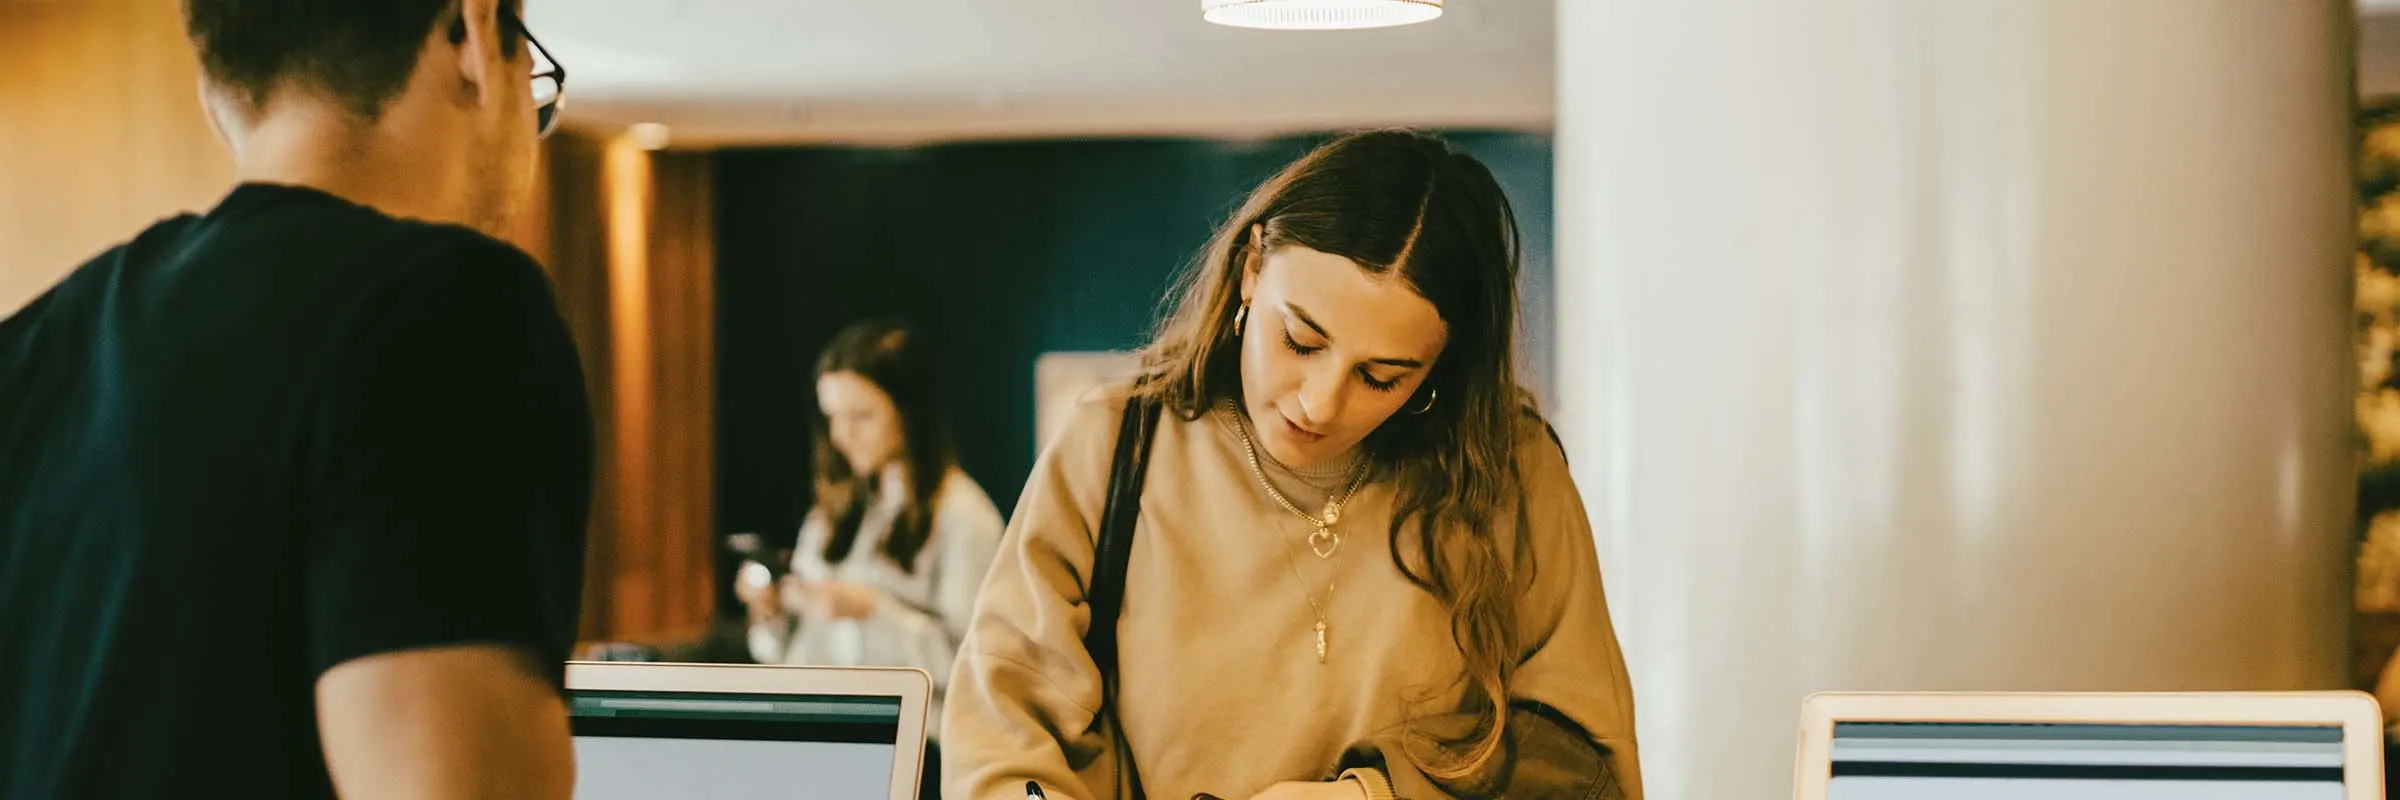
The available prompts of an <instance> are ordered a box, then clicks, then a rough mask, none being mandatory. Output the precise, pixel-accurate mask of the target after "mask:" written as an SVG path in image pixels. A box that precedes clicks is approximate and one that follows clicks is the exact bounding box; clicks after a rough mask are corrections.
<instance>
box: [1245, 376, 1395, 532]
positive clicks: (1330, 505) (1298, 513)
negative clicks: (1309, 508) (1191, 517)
mask: <svg viewBox="0 0 2400 800" xmlns="http://www.w3.org/2000/svg"><path fill="white" fill-rule="evenodd" d="M1218 410H1220V411H1222V412H1224V413H1227V414H1231V415H1233V433H1234V435H1235V436H1239V437H1241V439H1242V453H1243V454H1244V455H1247V456H1249V457H1250V475H1251V477H1255V478H1257V479H1258V485H1259V486H1262V487H1265V488H1266V490H1267V496H1268V497H1272V498H1275V504H1276V505H1279V506H1283V510H1285V511H1289V512H1291V514H1292V516H1295V517H1299V518H1300V519H1301V521H1303V522H1307V523H1308V524H1309V525H1311V526H1314V527H1315V528H1316V530H1315V531H1313V532H1311V533H1309V534H1308V549H1309V552H1312V553H1316V554H1317V557H1318V558H1320V559H1323V558H1332V557H1333V554H1335V553H1338V552H1341V550H1342V535H1341V534H1340V533H1337V532H1335V531H1334V530H1333V526H1334V525H1335V524H1336V523H1339V522H1341V521H1342V504H1343V503H1346V502H1349V501H1350V496H1351V495H1354V494H1357V493H1358V489H1359V487H1361V486H1365V485H1366V483H1367V464H1368V462H1369V461H1371V459H1369V458H1367V457H1366V456H1365V455H1363V454H1362V455H1360V456H1359V459H1358V464H1357V466H1354V467H1351V468H1350V485H1349V486H1348V487H1346V488H1344V489H1342V493H1341V494H1339V495H1335V496H1333V497H1331V498H1328V499H1326V501H1325V512H1324V516H1322V517H1314V516H1310V515H1309V513H1308V512H1306V511H1302V510H1300V507H1299V506H1296V505H1293V504H1292V501H1291V498H1288V497H1284V496H1283V490H1281V489H1277V488H1275V482H1274V481H1270V480H1267V469H1266V467H1264V466H1261V465H1260V464H1259V460H1258V445H1257V444H1256V443H1253V442H1251V441H1250V426H1249V423H1248V422H1246V421H1244V420H1243V419H1242V416H1241V409H1240V408H1238V407H1236V406H1235V405H1234V404H1233V401H1231V400H1227V401H1224V402H1222V403H1220V404H1218Z"/></svg>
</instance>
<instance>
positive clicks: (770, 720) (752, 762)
mask: <svg viewBox="0 0 2400 800" xmlns="http://www.w3.org/2000/svg"><path fill="white" fill-rule="evenodd" d="M571 712H572V715H573V717H572V718H573V725H574V730H575V797H576V798H578V800H655V799H656V798H661V797H688V798H695V799H696V800H713V799H714V798H739V799H740V800H762V799H763V798H773V797H803V796H805V797H822V798H827V800H851V799H852V798H856V799H857V800H885V798H889V797H891V780H892V759H893V758H895V757H896V756H897V755H898V752H899V748H898V746H897V744H896V740H897V739H898V737H899V731H900V698H898V697H868V696H852V695H790V694H772V695H747V694H709V693H699V692H622V691H577V692H574V696H573V700H572V706H571Z"/></svg>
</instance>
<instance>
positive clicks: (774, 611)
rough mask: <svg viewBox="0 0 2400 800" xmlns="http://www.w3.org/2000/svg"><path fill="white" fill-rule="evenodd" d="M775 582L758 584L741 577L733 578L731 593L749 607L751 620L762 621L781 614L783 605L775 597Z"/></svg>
mask: <svg viewBox="0 0 2400 800" xmlns="http://www.w3.org/2000/svg"><path fill="white" fill-rule="evenodd" d="M776 594H777V592H776V586H775V584H771V583H769V584H760V583H755V582H753V581H749V580H743V579H742V578H739V577H737V578H734V579H733V595H734V596H735V597H739V598H741V599H742V605H743V606H746V607H748V608H749V609H750V621H751V622H763V621H766V620H770V619H774V618H776V617H780V616H783V614H784V611H783V606H782V604H781V602H780V600H779V598H777V597H776Z"/></svg>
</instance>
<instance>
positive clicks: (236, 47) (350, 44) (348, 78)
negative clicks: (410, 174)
mask: <svg viewBox="0 0 2400 800" xmlns="http://www.w3.org/2000/svg"><path fill="white" fill-rule="evenodd" d="M458 2H459V0H184V3H183V17H184V28H185V31H186V32H187V33H189V34H190V35H191V37H192V45H193V46H194V47H196V48H198V49H199V51H200V68H201V71H202V72H204V73H206V74H207V75H208V79H209V80H210V81H212V82H214V83H215V84H217V85H218V86H221V87H223V88H225V89H227V90H230V91H232V92H234V93H236V96H237V97H238V98H239V99H241V100H243V101H244V102H246V103H247V104H248V105H249V108H250V110H251V111H254V112H255V111H258V110H261V109H264V108H265V107H266V104H267V100H268V98H269V96H271V95H272V94H274V92H275V90H276V89H277V88H279V87H282V86H286V85H290V86H295V87H299V88H306V89H312V90H316V91H322V92H325V93H327V94H328V95H329V96H331V98H332V99H334V100H337V101H339V102H341V103H342V105H344V106H347V107H349V109H350V110H351V111H352V112H354V113H357V114H358V115H359V116H362V117H366V118H368V119H373V118H376V117H378V116H381V115H382V114H383V108H384V106H386V105H388V104H389V103H390V102H391V100H392V98H394V97H397V96H399V94H400V92H401V90H402V89H404V88H406V87H407V86H408V79H409V76H410V75H411V74H412V73H414V72H415V71H416V68H417V56H418V54H419V53H421V52H422V51H423V49H424V47H425V37H426V36H427V35H428V34H430V33H432V31H433V26H434V25H435V24H436V23H438V22H440V21H441V20H442V19H443V18H444V16H445V15H446V14H450V13H452V11H451V10H452V9H454V8H456V7H457V5H458ZM518 5H520V3H518V2H515V1H513V0H508V1H504V2H503V3H502V4H501V6H502V8H504V9H507V10H510V11H512V12H513V11H514V10H515V9H516V7H517V6H518ZM509 33H510V34H512V35H510V36H507V37H505V42H506V44H505V45H504V47H506V48H508V49H507V50H506V52H508V53H509V54H511V55H513V54H514V52H515V50H514V48H515V46H516V37H515V36H514V35H513V34H515V33H517V32H516V31H513V30H512V31H509Z"/></svg>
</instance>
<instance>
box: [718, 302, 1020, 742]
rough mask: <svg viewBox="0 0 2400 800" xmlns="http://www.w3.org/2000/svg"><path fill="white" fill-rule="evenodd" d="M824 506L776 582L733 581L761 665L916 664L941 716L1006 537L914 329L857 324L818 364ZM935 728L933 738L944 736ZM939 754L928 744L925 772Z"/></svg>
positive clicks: (805, 526) (812, 515)
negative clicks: (954, 449) (952, 429)
mask: <svg viewBox="0 0 2400 800" xmlns="http://www.w3.org/2000/svg"><path fill="white" fill-rule="evenodd" d="M816 376H817V405H818V408H819V410H820V411H822V412H823V413H821V414H820V415H819V416H818V417H817V420H816V423H817V430H816V434H817V436H816V438H817V445H816V464H815V468H816V481H815V483H816V502H815V507H814V508H812V509H811V510H810V511H809V513H808V517H807V519H806V521H805V522H803V523H802V524H801V526H800V537H799V541H798V543H797V545H796V546H795V547H794V549H793V551H792V564H791V574H790V575H789V576H786V577H785V578H783V580H781V581H779V582H777V583H776V584H773V585H768V586H760V585H756V584H749V583H737V584H736V587H737V588H736V591H737V592H739V593H740V594H741V596H742V599H743V601H744V602H745V603H747V604H748V605H749V607H750V654H751V657H752V658H755V659H756V660H758V662H759V663H762V664H812V665H822V666H879V667H917V668H920V669H923V670H925V671H926V672H929V673H932V675H933V682H934V697H933V704H932V708H931V709H930V713H932V714H933V715H934V716H933V719H935V720H939V719H940V718H941V717H940V714H941V703H942V694H943V689H944V687H946V686H947V685H948V684H949V682H950V668H951V665H952V664H953V663H954V656H955V654H956V653H957V649H958V642H959V638H960V637H961V636H962V635H964V633H965V630H966V625H967V620H968V618H969V616H970V615H971V614H972V613H973V612H974V609H975V593H976V591H977V589H978V588H979V587H981V586H982V584H983V575H984V572H985V571H986V570H987V569H989V568H990V566H991V563H992V555H993V551H994V550H995V549H997V548H998V546H999V542H1000V530H1001V524H1002V523H1001V519H1000V512H999V510H998V509H996V508H994V507H993V506H992V501H991V498H989V497H986V496H985V495H984V493H983V489H982V488H981V487H978V486H976V485H975V481H974V480H973V479H971V478H968V477H967V474H966V473H965V472H964V471H961V470H960V469H959V468H958V466H957V463H956V459H955V457H954V456H953V455H952V453H951V449H950V437H949V433H948V429H947V428H946V427H945V426H944V424H943V419H942V413H941V404H940V402H939V401H940V394H939V392H938V389H937V387H936V386H935V383H936V381H935V379H934V367H933V362H932V358H931V357H930V355H929V354H927V353H926V352H925V348H924V347H923V346H922V345H921V344H919V343H918V341H917V337H916V336H915V334H913V333H912V332H910V331H909V330H908V328H906V327H905V326H903V325H901V324H899V323H897V322H890V321H874V322H866V323H861V324H858V325H853V326H851V327H849V328H847V329H845V330H843V331H842V332H841V333H840V334H838V335H836V336H835V337H834V340H833V343H832V344H830V345H828V346H827V347H826V348H825V353H824V355H823V356H821V357H820V358H819V359H818V361H817V370H816ZM931 733H932V735H933V737H934V738H936V739H937V740H938V739H939V738H940V731H939V729H938V727H937V728H935V729H934V730H933V731H932V732H931ZM938 752H939V751H938V749H936V750H934V751H931V752H928V753H927V756H928V760H927V768H928V771H927V775H928V777H929V778H930V777H932V776H935V775H938V772H936V771H934V766H935V764H936V763H937V762H936V761H935V760H934V758H935V757H936V756H937V754H938Z"/></svg>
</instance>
